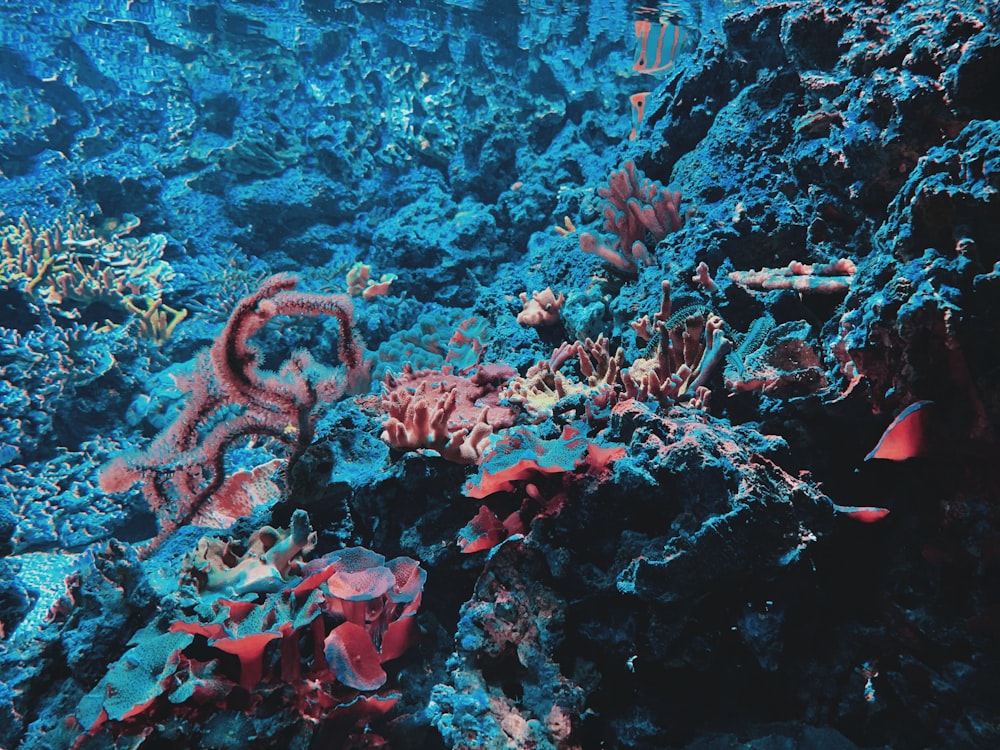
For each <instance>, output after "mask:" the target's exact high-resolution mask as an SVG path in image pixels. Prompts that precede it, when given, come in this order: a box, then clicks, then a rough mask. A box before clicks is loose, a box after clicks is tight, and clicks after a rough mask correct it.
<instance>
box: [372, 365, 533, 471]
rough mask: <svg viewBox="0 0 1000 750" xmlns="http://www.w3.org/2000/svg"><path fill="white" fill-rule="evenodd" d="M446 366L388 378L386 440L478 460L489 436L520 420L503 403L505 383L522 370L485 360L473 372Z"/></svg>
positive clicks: (397, 446)
mask: <svg viewBox="0 0 1000 750" xmlns="http://www.w3.org/2000/svg"><path fill="white" fill-rule="evenodd" d="M463 373H464V371H455V370H453V369H452V368H450V367H448V366H445V367H444V368H443V369H442V370H419V371H414V370H413V369H412V368H410V367H408V366H407V367H404V368H403V372H402V374H401V375H398V376H397V375H392V374H389V375H387V376H386V378H385V382H384V388H385V390H384V392H383V395H382V408H383V409H384V410H385V413H386V415H387V418H386V421H385V423H384V424H383V429H382V440H383V441H385V442H386V443H388V444H389V445H390V446H392V447H393V448H395V449H396V450H404V451H405V450H417V451H434V452H435V453H437V454H438V455H440V456H441V457H442V458H444V459H447V460H448V461H453V462H455V463H459V464H474V463H478V462H479V459H480V458H481V457H482V452H483V450H484V449H485V447H486V445H487V444H488V441H489V436H490V435H492V434H493V432H494V431H495V430H497V429H499V428H501V427H509V426H510V425H512V424H513V423H514V416H515V415H514V410H513V409H511V408H509V407H506V406H502V405H501V404H500V397H499V395H498V388H499V386H500V384H501V383H504V382H506V381H507V380H509V379H510V378H512V377H514V375H516V372H515V371H514V370H513V369H512V368H510V367H506V366H504V365H492V366H487V365H480V366H479V367H478V368H477V369H476V371H475V372H474V373H473V374H472V375H468V374H463Z"/></svg>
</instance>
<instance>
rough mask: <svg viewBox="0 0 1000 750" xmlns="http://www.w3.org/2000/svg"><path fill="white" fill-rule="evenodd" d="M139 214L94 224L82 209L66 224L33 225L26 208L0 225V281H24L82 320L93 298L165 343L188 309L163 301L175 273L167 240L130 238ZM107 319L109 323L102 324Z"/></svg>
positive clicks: (52, 305) (59, 310) (34, 293)
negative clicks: (165, 252)
mask: <svg viewBox="0 0 1000 750" xmlns="http://www.w3.org/2000/svg"><path fill="white" fill-rule="evenodd" d="M138 226H139V219H138V218H136V217H134V216H127V217H126V218H125V220H123V221H122V222H120V223H119V222H106V223H105V225H104V226H103V227H101V228H100V229H94V228H92V227H90V226H89V225H88V223H87V220H86V217H84V216H82V215H80V216H77V217H75V218H73V219H71V220H70V221H69V222H68V223H67V225H66V226H63V224H62V222H60V221H58V220H57V221H56V222H55V224H54V225H53V226H51V227H45V228H38V227H34V226H32V223H31V221H30V220H29V218H28V215H27V214H22V216H21V218H20V219H19V220H18V222H17V224H10V225H7V226H6V227H3V228H2V229H0V238H2V241H0V283H2V284H11V283H21V284H23V287H22V288H23V290H24V292H25V293H26V294H27V295H29V296H31V297H34V298H37V299H39V300H42V301H43V302H44V303H45V304H46V305H47V306H48V307H49V309H51V310H52V311H53V312H54V313H56V314H57V315H60V316H62V317H65V318H69V319H79V318H80V316H81V310H83V309H85V308H87V307H88V306H89V305H91V304H93V303H95V302H102V303H104V304H106V305H108V306H109V307H111V308H117V309H118V310H121V311H122V312H124V313H130V314H133V315H135V316H136V317H137V318H138V319H139V321H140V325H139V331H140V333H141V334H142V335H143V336H145V337H147V338H149V339H151V340H153V341H154V342H156V343H162V342H163V341H164V340H165V339H167V338H168V337H169V336H170V335H171V334H172V333H173V330H174V328H176V326H177V324H178V323H180V322H181V321H182V320H183V319H184V317H185V316H186V315H187V311H186V310H182V309H174V308H172V307H169V306H167V305H165V304H164V302H163V300H162V294H163V292H164V290H165V289H167V288H168V285H169V282H170V280H171V279H172V278H173V275H174V272H173V269H172V268H171V267H170V264H168V263H167V262H166V261H165V260H163V257H162V256H163V250H164V248H165V247H166V245H167V238H166V237H165V236H164V235H162V234H150V235H147V236H146V237H143V238H141V239H140V238H135V237H131V236H129V235H130V233H131V232H132V231H133V230H134V229H135V228H136V227H138ZM107 325H111V324H107Z"/></svg>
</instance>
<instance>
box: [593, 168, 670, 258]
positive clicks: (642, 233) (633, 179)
mask: <svg viewBox="0 0 1000 750" xmlns="http://www.w3.org/2000/svg"><path fill="white" fill-rule="evenodd" d="M597 192H598V194H599V195H600V196H601V197H602V198H604V199H605V200H606V201H607V203H605V205H604V228H605V229H606V230H607V231H609V232H611V233H613V234H614V235H615V236H616V237H617V239H616V240H615V241H614V242H613V243H612V244H611V245H610V246H608V245H606V244H604V243H603V242H602V241H601V240H600V238H599V237H598V236H597V235H595V234H592V233H590V232H581V233H580V248H581V249H582V250H583V251H584V252H585V253H592V254H594V255H596V256H598V257H599V258H601V259H602V260H605V261H607V262H608V263H610V264H611V265H612V266H613V267H614V268H615V269H617V270H618V271H620V272H621V273H623V274H625V275H626V276H635V275H636V274H637V273H638V270H639V265H645V266H648V265H652V263H653V260H652V257H651V255H650V249H651V247H652V246H653V245H655V244H656V243H657V242H659V241H660V240H662V239H663V238H664V237H666V236H667V234H669V233H670V232H676V231H677V230H678V229H680V228H681V223H682V222H681V217H680V214H679V213H678V209H679V208H680V202H681V194H680V193H678V192H671V191H668V190H666V189H665V188H664V187H663V185H661V184H660V183H659V182H657V181H655V180H648V179H646V178H645V176H643V174H642V172H641V171H639V170H638V169H636V166H635V163H634V162H632V161H627V162H625V165H624V167H623V168H622V169H620V170H619V171H617V172H612V174H611V177H610V179H609V180H608V185H607V187H602V188H600V189H598V191H597Z"/></svg>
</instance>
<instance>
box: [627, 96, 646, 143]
mask: <svg viewBox="0 0 1000 750" xmlns="http://www.w3.org/2000/svg"><path fill="white" fill-rule="evenodd" d="M648 96H649V92H648V91H640V92H638V93H637V94H632V96H630V97H629V98H628V100H629V101H630V102H632V132H631V133H629V136H628V139H629V140H630V141H634V140H635V137H636V136H637V135H638V134H639V126H640V125H641V124H642V118H643V117H645V116H646V97H648Z"/></svg>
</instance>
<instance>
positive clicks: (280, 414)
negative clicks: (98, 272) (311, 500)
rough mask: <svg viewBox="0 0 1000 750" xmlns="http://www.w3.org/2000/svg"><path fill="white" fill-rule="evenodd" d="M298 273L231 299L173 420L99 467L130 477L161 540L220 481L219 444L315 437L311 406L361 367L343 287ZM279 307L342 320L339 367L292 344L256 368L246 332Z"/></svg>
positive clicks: (108, 476) (120, 486)
mask: <svg viewBox="0 0 1000 750" xmlns="http://www.w3.org/2000/svg"><path fill="white" fill-rule="evenodd" d="M297 282H298V280H297V278H296V277H295V276H291V275H287V274H279V275H277V276H272V277H271V278H269V279H267V280H265V281H264V282H263V284H261V286H260V288H259V289H258V290H257V291H256V292H255V293H253V294H251V295H249V296H248V297H245V298H244V299H243V300H241V301H240V302H239V304H237V306H236V308H235V309H234V310H233V313H232V315H230V318H229V322H228V323H227V324H226V326H225V328H224V329H223V331H222V333H221V334H219V337H218V338H217V339H216V341H215V343H214V344H213V345H212V347H211V348H210V349H208V350H207V351H203V352H202V353H201V354H200V355H198V357H197V359H196V363H195V369H194V371H193V372H192V373H191V374H190V375H189V376H188V377H186V378H185V379H184V380H183V382H181V383H179V385H180V386H181V387H182V390H186V391H187V392H188V393H189V394H190V397H189V399H188V401H187V403H186V404H185V406H184V408H183V410H182V411H181V412H180V414H178V416H177V418H176V419H175V421H174V422H173V423H172V424H171V425H170V426H168V427H167V428H166V429H165V430H163V431H162V432H161V433H160V434H159V435H158V436H157V437H156V438H155V439H154V441H153V442H152V444H150V445H149V446H148V447H147V448H145V449H144V450H138V451H130V452H126V453H123V454H120V455H118V456H116V457H115V458H114V459H112V460H111V461H110V462H109V463H108V464H106V465H105V467H104V468H103V470H102V472H101V477H100V483H101V488H102V489H103V490H104V491H106V492H122V491H124V490H126V489H128V488H129V487H131V486H132V485H133V484H135V483H136V482H139V481H141V482H142V483H143V492H144V494H145V496H146V499H147V501H148V502H149V505H150V507H151V508H152V509H153V511H154V512H155V513H156V515H157V518H158V520H159V522H160V535H159V536H158V537H157V541H158V540H160V539H162V538H163V536H165V535H167V534H169V533H170V532H171V531H172V530H173V529H175V528H176V527H177V526H179V525H181V524H183V523H186V522H187V521H189V520H190V519H191V518H192V517H193V516H194V515H195V514H196V513H198V512H199V511H200V510H201V509H202V506H203V505H204V504H205V503H207V502H209V501H210V500H211V499H212V498H213V496H215V494H216V493H217V492H218V491H219V490H220V488H222V487H223V485H224V482H225V481H226V469H225V460H224V459H225V454H226V452H227V450H228V449H229V448H230V447H231V446H232V445H233V444H234V443H236V442H237V441H238V440H240V439H241V438H244V437H248V436H257V437H264V438H269V439H271V440H274V441H276V442H278V443H281V444H283V445H285V446H287V447H288V448H290V449H293V450H294V449H295V448H298V447H300V446H303V445H307V444H308V443H309V441H310V440H311V439H312V434H313V420H314V417H315V415H314V409H315V407H316V406H317V405H318V404H320V403H322V402H324V401H331V400H334V399H336V398H338V397H340V396H341V395H342V394H343V393H344V391H345V390H346V389H347V388H349V387H350V386H351V384H352V383H353V382H354V381H355V380H356V379H357V378H359V377H361V375H362V374H363V372H364V366H363V362H362V357H361V347H360V344H359V342H358V341H357V339H356V338H355V336H354V332H353V329H352V323H351V306H350V303H349V302H348V301H347V299H346V298H344V297H339V296H336V295H322V294H310V293H305V292H296V291H293V290H294V288H295V285H296V284H297ZM281 315H306V316H313V317H314V316H320V315H324V316H331V317H334V318H336V320H337V322H338V324H339V328H340V331H339V341H338V352H339V354H340V359H341V361H342V362H343V363H344V365H345V367H346V371H344V372H341V371H338V370H335V369H333V368H330V367H326V366H324V365H321V364H319V363H318V362H316V361H315V360H314V359H313V357H312V356H311V355H310V354H309V352H308V351H305V350H299V351H294V352H292V354H291V356H290V357H289V359H288V360H286V361H285V363H284V364H283V365H282V366H281V368H280V369H279V370H278V372H276V373H270V372H267V371H265V370H263V369H262V368H260V366H259V364H260V359H261V353H260V351H259V350H258V349H257V348H256V347H255V346H254V345H253V344H251V343H250V341H249V339H250V337H251V336H253V334H255V333H256V332H257V331H259V330H260V329H261V328H263V327H264V325H265V324H266V323H267V322H268V321H270V320H272V319H273V318H276V317H278V316H281Z"/></svg>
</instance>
